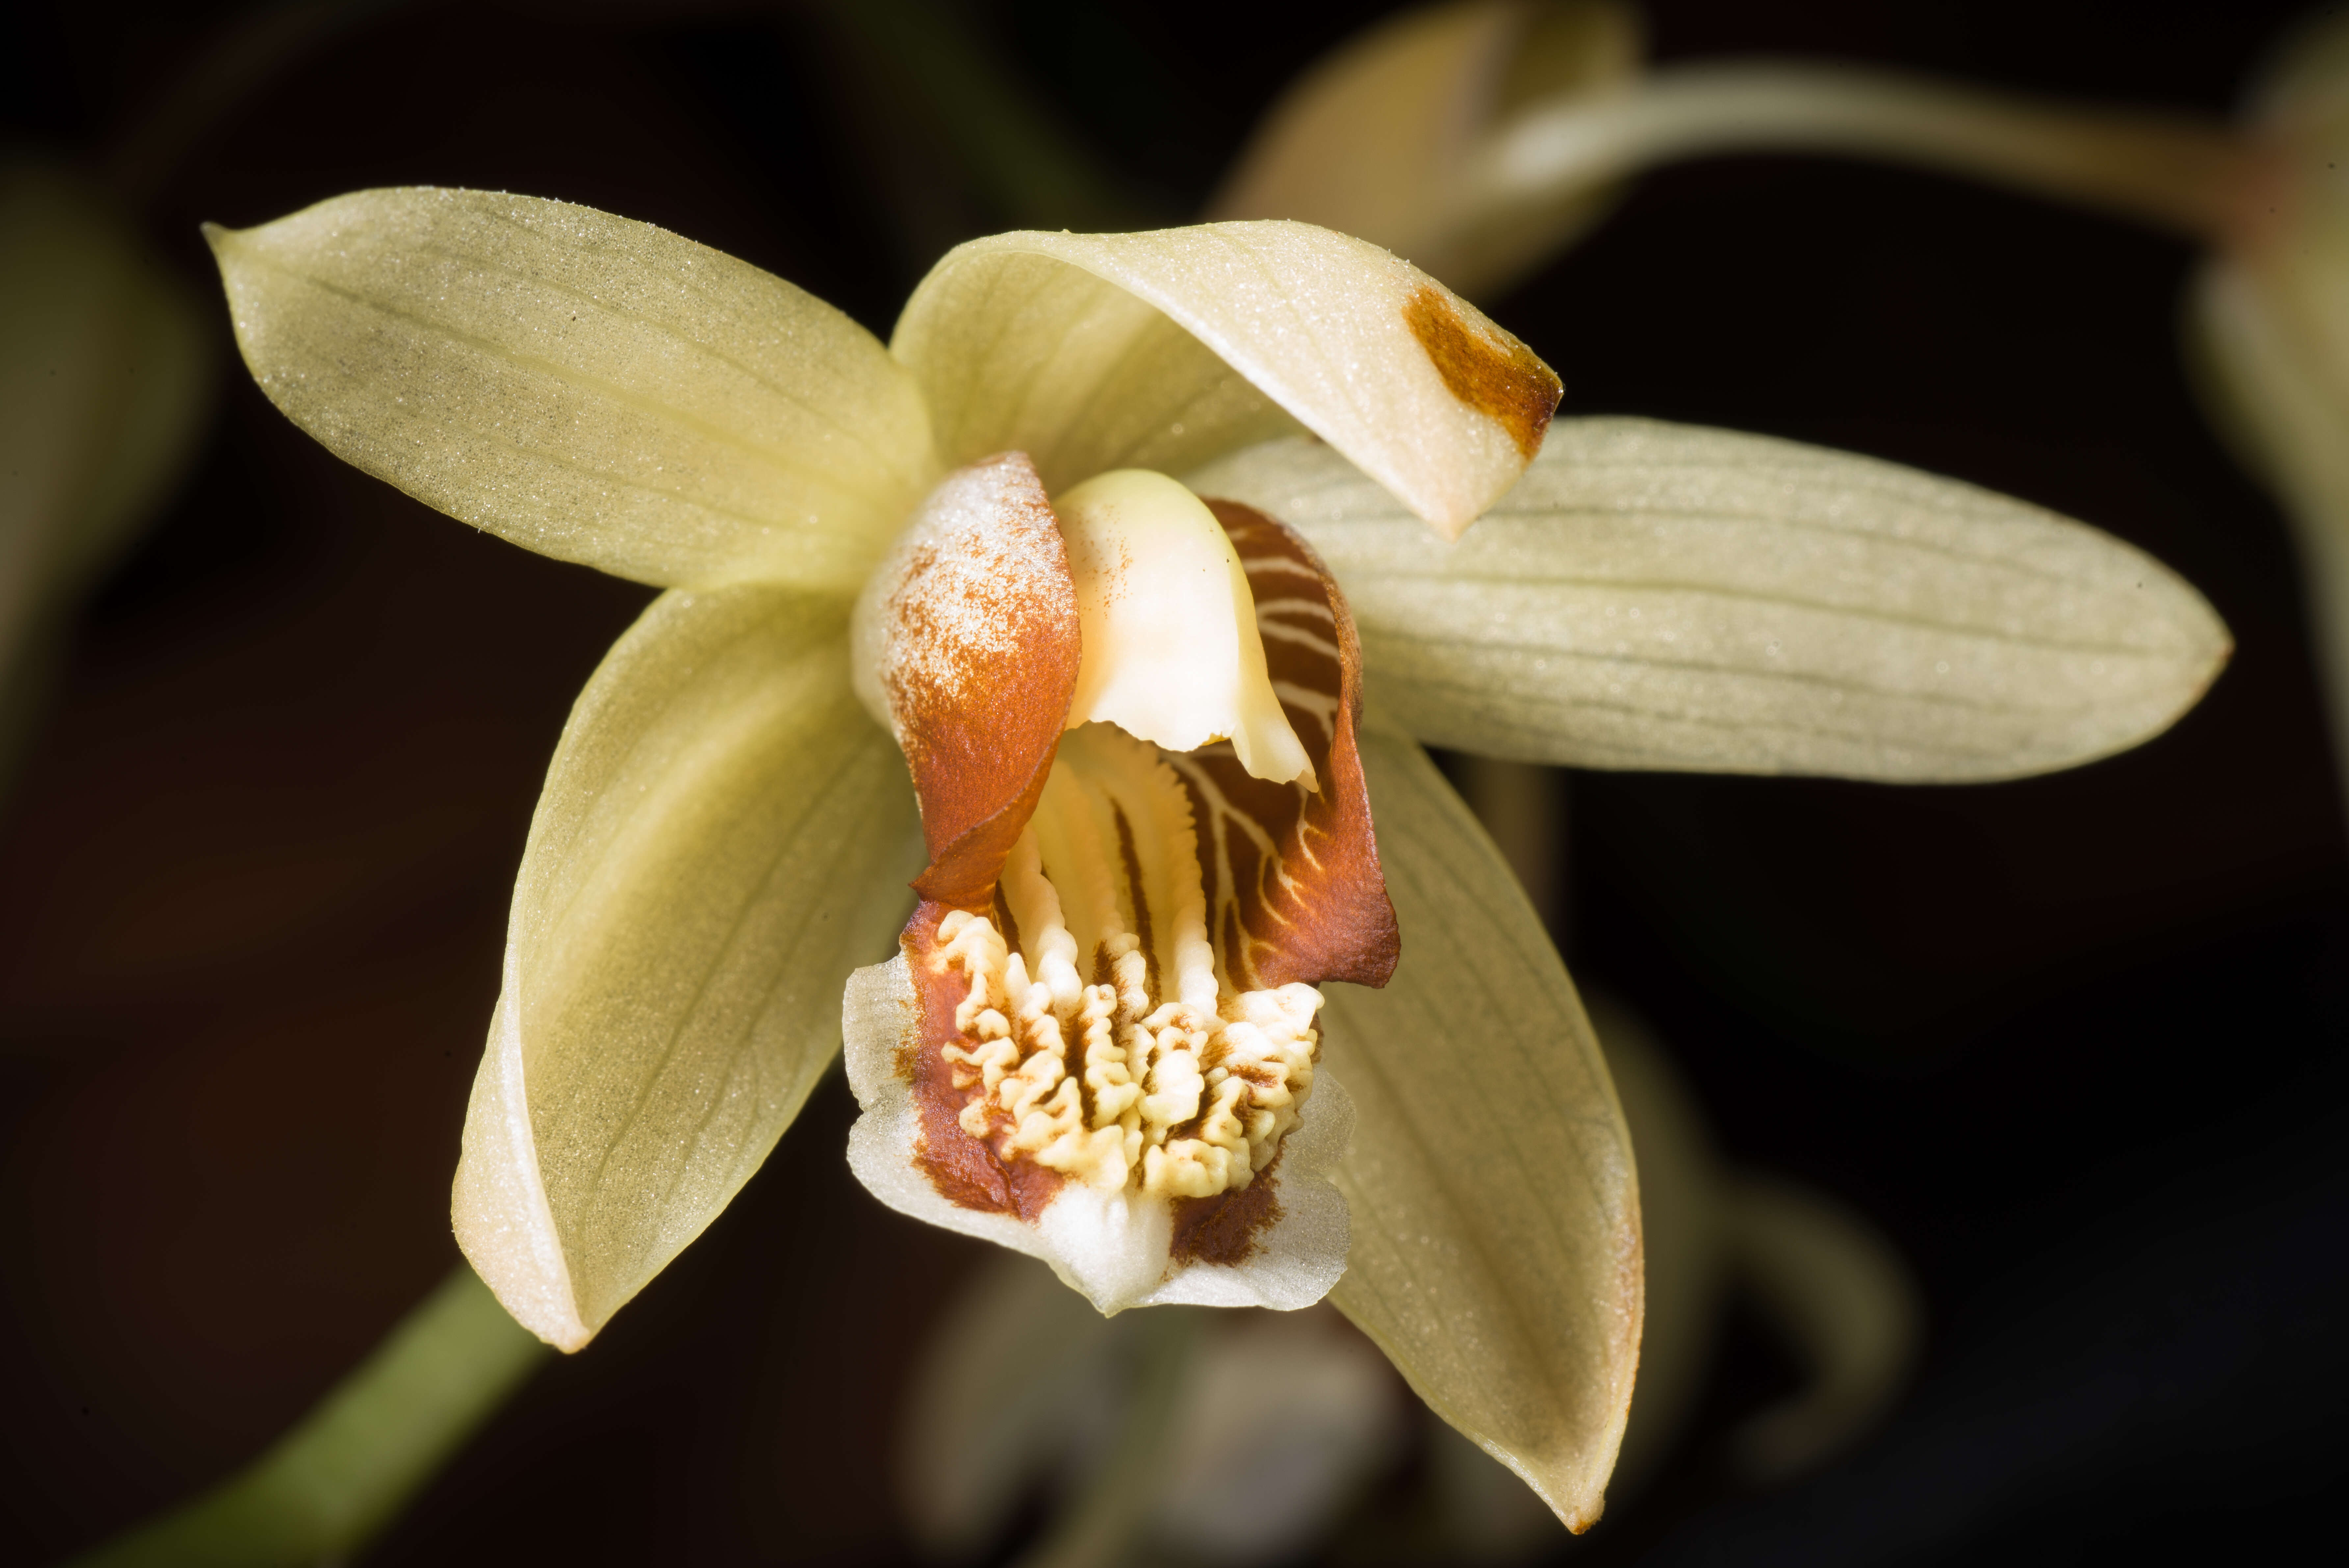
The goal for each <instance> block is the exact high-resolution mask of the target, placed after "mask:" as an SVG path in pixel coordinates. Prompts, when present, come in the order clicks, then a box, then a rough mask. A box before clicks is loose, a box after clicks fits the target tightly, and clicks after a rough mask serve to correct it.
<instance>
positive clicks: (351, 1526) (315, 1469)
mask: <svg viewBox="0 0 2349 1568" xmlns="http://www.w3.org/2000/svg"><path fill="white" fill-rule="evenodd" d="M551 1354H552V1353H551V1352H550V1351H549V1350H548V1349H547V1347H546V1346H545V1345H542V1344H541V1343H539V1341H538V1339H537V1338H536V1337H535V1336H534V1335H533V1334H531V1333H530V1331H529V1330H527V1329H525V1328H523V1326H522V1325H521V1324H517V1323H516V1322H514V1320H513V1319H512V1318H511V1317H509V1316H507V1315H506V1310H505V1308H503V1307H502V1306H500V1305H499V1304H498V1303H497V1299H496V1298H495V1297H494V1296H492V1295H491V1294H490V1292H489V1288H488V1287H487V1286H486V1285H484V1284H482V1283H481V1280H480V1279H479V1278H478V1277H477V1276H476V1275H475V1274H474V1272H473V1271H472V1270H471V1269H470V1268H467V1267H464V1266H463V1265H461V1264H460V1266H459V1267H458V1268H457V1270H456V1272H453V1273H451V1274H450V1276H449V1277H448V1279H447V1280H445V1281H443V1282H441V1284H440V1288H439V1289H438V1290H436V1291H434V1292H433V1293H432V1294H431V1295H429V1297H427V1298H426V1299H425V1301H424V1303H423V1304H422V1305H420V1306H419V1307H417V1308H416V1310H415V1311H413V1312H411V1313H409V1314H408V1316H407V1317H405V1318H403V1319H401V1320H400V1322H399V1324H398V1326H396V1327H395V1328H393V1330H392V1331H391V1333H390V1334H389V1335H388V1336H387V1337H386V1338H385V1340H384V1342H383V1343H382V1345H379V1346H378V1347H377V1349H376V1350H375V1352H374V1354H373V1355H369V1356H368V1357H367V1360H366V1361H364V1362H362V1363H361V1364H360V1365H359V1366H358V1368H357V1370H356V1371H354V1372H353V1373H351V1374H350V1376H347V1377H346V1378H344V1379H343V1381H342V1382H341V1383H339V1384H337V1385H336V1386H335V1387H334V1389H333V1390H332V1391H331V1392H329V1393H328V1394H327V1396H326V1398H324V1399H323V1400H321V1401H319V1403H318V1406H317V1407H316V1409H314V1410H312V1411H311V1412H310V1414H309V1415H308V1416H307V1417H305V1418H304V1420H303V1421H302V1423H301V1425H299V1426H297V1427H295V1428H294V1429H293V1430H292V1431H291V1432H288V1433H287V1434H286V1435H285V1437H283V1438H279V1439H278V1442H277V1445H276V1447H274V1448H273V1449H270V1450H269V1451H268V1452H267V1453H265V1454H264V1455H263V1456H262V1457H261V1458H260V1459H256V1460H255V1461H254V1463H253V1464H252V1465H251V1466H249V1467H248V1468H246V1469H244V1470H243V1471H242V1472H241V1473H239V1474H237V1475H234V1476H232V1477H231V1478H230V1479H229V1480H226V1481H224V1482H223V1483H222V1484H221V1485H220V1486H219V1487H218V1488H216V1489H214V1490H212V1491H211V1492H209V1493H207V1494H206V1495H204V1496H203V1497H201V1498H198V1499H197V1500H196V1501H193V1502H191V1503H189V1504H187V1505H185V1506H184V1507H182V1508H181V1509H180V1510H178V1511H175V1512H172V1513H169V1514H166V1515H164V1516H163V1517H162V1518H160V1519H159V1520H156V1521H153V1522H151V1523H149V1524H145V1525H142V1526H140V1527H139V1528H138V1529H136V1530H134V1531H132V1532H129V1534H127V1535H122V1536H118V1537H117V1538H116V1539H114V1540H113V1541H111V1542H108V1543H107V1544H105V1545H103V1546H100V1547H98V1549H97V1550H95V1551H93V1552H88V1554H86V1555H84V1556H82V1557H79V1558H77V1559H76V1560H75V1561H74V1563H73V1564H72V1565H71V1568H166V1565H168V1568H230V1565H232V1564H233V1565H234V1568H281V1565H282V1568H296V1565H297V1564H298V1565H307V1564H312V1563H338V1562H341V1561H344V1560H345V1559H346V1558H347V1557H348V1556H350V1555H351V1554H352V1553H353V1552H356V1551H357V1550H358V1549H359V1548H360V1547H361V1546H363V1545H365V1544H366V1543H367V1541H368V1540H370V1539H371V1538H372V1537H373V1536H374V1535H375V1534H376V1533H377V1532H378V1531H380V1530H381V1529H382V1528H383V1527H384V1526H386V1525H387V1524H388V1523H390V1522H391V1521H392V1520H393V1519H395V1518H397V1517H398V1514H399V1511H400V1510H401V1509H402V1508H404V1507H405V1506H406V1505H407V1504H408V1502H409V1501H410V1500H411V1499H412V1498H413V1497H414V1496H415V1494H416V1493H417V1492H419V1491H420V1490H423V1488H424V1486H425V1484H426V1483H427V1482H429V1480H431V1479H432V1478H433V1476H434V1475H436V1474H437V1473H439V1471H440V1467H441V1466H442V1465H443V1464H445V1463H447V1462H448V1460H449V1459H450V1458H451V1457H452V1456H453V1455H454V1454H455V1453H456V1451H457V1449H459V1448H460V1447H461V1446H462V1445H463V1444H464V1442H465V1440H466V1439H467V1438H470V1437H471V1436H472V1434H473V1432H474V1430H475V1429H476V1428H479V1427H480V1426H481V1423H482V1422H483V1421H485V1420H487V1419H488V1418H489V1417H490V1416H491V1414H492V1413H493V1412H494V1411H495V1410H496V1409H497V1408H498V1407H499V1406H500V1405H502V1404H503V1403H504V1402H505V1399H506V1397H507V1396H508V1395H509V1394H511V1393H512V1392H513V1391H514V1390H515V1389H516V1388H517V1387H519V1386H521V1385H522V1383H523V1379H525V1378H526V1377H528V1376H530V1374H531V1373H533V1372H534V1371H536V1370H537V1369H538V1368H539V1366H541V1365H543V1363H544V1362H545V1361H546V1359H547V1357H548V1356H549V1355H551Z"/></svg>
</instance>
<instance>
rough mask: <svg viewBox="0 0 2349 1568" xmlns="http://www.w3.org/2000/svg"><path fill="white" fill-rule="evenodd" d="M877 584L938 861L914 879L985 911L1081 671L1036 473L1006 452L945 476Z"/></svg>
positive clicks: (892, 695) (894, 713)
mask: <svg viewBox="0 0 2349 1568" xmlns="http://www.w3.org/2000/svg"><path fill="white" fill-rule="evenodd" d="M875 587H876V588H877V589H878V590H879V594H878V597H877V599H876V600H875V602H874V605H873V606H872V607H871V614H872V617H873V620H874V630H876V631H877V632H878V633H879V634H880V639H879V646H878V648H877V649H876V650H875V651H876V652H877V655H878V658H877V663H878V665H879V676H880V681H881V685H882V689H883V691H885V693H886V694H887V697H888V702H889V711H890V718H891V727H892V728H893V729H894V730H895V733H896V737H897V742H898V744H899V745H900V746H901V747H903V748H904V750H905V762H906V765H907V766H908V767H909V768H910V769H911V770H912V772H913V775H914V792H915V794H916V796H917V797H918V798H919V799H920V801H921V806H922V833H923V836H924V837H925V838H926V840H927V842H928V846H929V851H930V864H929V867H928V868H927V869H926V870H925V871H924V872H923V873H922V875H921V877H919V878H918V879H917V880H916V882H915V884H914V885H915V887H916V888H918V889H919V890H920V891H921V893H922V895H923V896H924V897H925V898H935V899H937V900H938V901H940V902H942V903H947V904H957V905H964V906H967V907H970V908H983V907H984V906H985V904H986V902H987V898H988V889H989V888H991V887H992V885H993V884H994V881H995V878H996V875H997V873H998V872H999V870H1000V869H1001V867H1002V865H1003V857H1004V856H1005V855H1006V854H1007V853H1009V850H1010V847H1011V843H1012V840H1013V839H1015V838H1017V837H1018V836H1019V828H1020V825H1021V824H1022V823H1024V822H1026V821H1027V819H1028V814H1029V812H1030V810H1032V809H1033V808H1034V806H1035V802H1036V794H1037V792H1038V791H1039V790H1040V789H1042V787H1043V783H1044V775H1045V772H1046V770H1047V769H1048V768H1049V767H1050V764H1051V757H1052V750H1053V747H1054V746H1055V745H1056V744H1057V743H1058V742H1059V740H1060V735H1061V726H1062V724H1063V723H1065V722H1066V721H1067V716H1068V711H1069V698H1070V694H1071V692H1072V691H1074V689H1075V685H1076V678H1077V670H1078V665H1079V661H1080V653H1081V649H1080V643H1079V635H1078V627H1077V610H1076V597H1075V590H1074V588H1073V587H1071V583H1070V578H1069V562H1068V556H1067V553H1066V551H1065V550H1064V549H1063V547H1062V545H1061V533H1060V527H1059V524H1057V523H1056V522H1055V520H1054V518H1053V514H1052V508H1051V506H1050V503H1049V502H1048V501H1047V500H1046V499H1045V495H1044V486H1043V483H1042V482H1041V481H1040V480H1039V479H1038V478H1037V476H1036V467H1035V464H1034V463H1032V462H1030V461H1029V459H1028V457H1027V455H1026V454H1025V453H1022V452H1007V453H1005V454H1003V455H1001V456H999V457H992V458H988V459H987V460H986V461H984V462H975V463H971V464H969V465H968V466H967V467H964V468H961V469H957V471H955V472H953V473H951V474H949V475H947V478H946V479H945V480H944V481H943V482H941V483H939V485H938V486H937V488H936V489H935V490H934V491H932V492H931V493H930V494H929V496H928V497H927V498H926V499H925V500H924V502H923V504H922V506H921V508H920V509H919V510H918V511H917V513H916V516H915V518H914V521H913V523H912V524H910V525H909V526H908V527H907V529H906V532H905V536H904V537H903V538H902V539H901V540H900V541H899V544H898V546H897V551H896V554H895V556H894V557H893V558H892V559H891V560H890V561H889V562H888V563H886V564H885V565H884V566H883V567H882V568H881V570H880V571H879V572H878V573H876V574H875ZM864 613H865V611H864V609H863V608H862V607H860V614H864Z"/></svg>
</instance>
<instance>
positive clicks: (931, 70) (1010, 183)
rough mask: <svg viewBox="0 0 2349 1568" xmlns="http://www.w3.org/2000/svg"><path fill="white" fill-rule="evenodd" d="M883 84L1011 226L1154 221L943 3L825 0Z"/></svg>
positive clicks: (1099, 226)
mask: <svg viewBox="0 0 2349 1568" xmlns="http://www.w3.org/2000/svg"><path fill="white" fill-rule="evenodd" d="M823 10H824V12H825V14H826V15H828V16H830V17H831V18H832V19H833V23H834V24H835V26H837V27H838V29H839V31H840V35H841V36H842V37H843V39H845V40H846V41H847V42H848V43H850V44H851V45H852V46H854V48H855V49H856V51H857V52H858V54H859V55H861V56H862V57H863V58H864V63H865V65H866V67H867V68H868V71H869V74H871V75H872V76H873V77H874V78H875V79H876V81H878V82H880V83H883V84H885V88H886V89H887V90H889V91H891V92H892V93H893V94H895V95H897V96H900V97H902V98H904V99H906V100H908V101H907V102H905V104H903V105H898V106H883V112H884V113H887V112H889V110H890V109H897V110H898V111H899V112H901V113H902V112H903V110H904V109H914V110H916V111H917V112H919V113H920V114H921V117H922V118H924V119H927V120H929V121H930V122H931V123H930V125H929V127H928V129H929V130H930V133H931V134H932V136H934V137H935V138H936V144H937V147H938V150H939V151H940V152H941V153H943V154H944V155H945V156H947V158H950V159H951V160H952V161H954V162H956V163H957V164H958V165H959V166H960V167H961V169H962V171H963V174H964V176H965V178H966V179H967V180H968V182H970V184H971V186H972V187H973V188H975V189H976V190H977V192H978V194H979V195H980V196H981V198H982V199H983V200H984V201H986V202H988V205H990V206H991V207H993V208H994V209H995V211H996V212H997V213H998V214H999V216H1000V218H1001V220H1002V221H1003V222H1006V223H1010V224H1013V225H1015V226H1018V227H1020V228H1038V229H1061V228H1070V229H1081V230H1094V231H1114V230H1119V229H1129V228H1144V227H1148V226H1150V220H1151V214H1150V213H1148V211H1147V208H1146V203H1144V202H1141V201H1138V200H1137V199H1135V197H1134V196H1133V194H1131V193H1130V192H1129V191H1128V189H1127V187H1126V186H1125V184H1124V182H1122V181H1121V180H1120V179H1119V178H1118V177H1117V176H1116V175H1115V174H1114V173H1113V172H1112V171H1110V170H1109V169H1107V168H1105V167H1104V166H1103V165H1102V162H1101V161H1100V160H1099V159H1098V158H1096V157H1094V156H1093V155H1092V152H1091V151H1089V150H1088V149H1087V148H1085V147H1084V145H1083V144H1082V143H1081V142H1080V141H1078V140H1076V139H1075V138H1074V137H1073V136H1071V135H1070V134H1069V133H1068V132H1067V131H1066V130H1063V129H1062V128H1061V126H1060V125H1059V124H1057V123H1056V122H1055V121H1054V120H1053V119H1052V118H1051V116H1050V114H1048V113H1047V112H1046V111H1045V110H1043V109H1040V108H1039V107H1038V105H1037V103H1036V101H1035V98H1034V95H1032V94H1031V93H1030V92H1029V91H1028V90H1027V88H1025V87H1024V86H1023V85H1022V84H1021V83H1020V82H1019V79H1018V77H1017V74H1016V72H1015V71H1014V69H1013V68H1012V67H1011V66H1010V65H1009V64H1008V63H1007V62H1006V61H1004V60H1003V59H1002V58H1001V57H999V56H998V55H997V54H996V53H995V52H994V51H993V50H992V49H990V48H988V47H987V46H986V44H985V43H984V42H983V41H982V40H981V39H980V38H979V36H978V35H977V34H975V33H974V32H973V31H972V30H971V29H970V28H969V27H968V26H967V25H966V24H965V23H964V22H963V20H962V19H961V18H960V17H959V16H957V14H956V13H955V11H954V10H953V8H952V7H950V6H948V5H943V4H941V3H940V0H825V4H824V5H823Z"/></svg>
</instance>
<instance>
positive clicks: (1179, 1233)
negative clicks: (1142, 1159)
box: [1166, 1154, 1280, 1265]
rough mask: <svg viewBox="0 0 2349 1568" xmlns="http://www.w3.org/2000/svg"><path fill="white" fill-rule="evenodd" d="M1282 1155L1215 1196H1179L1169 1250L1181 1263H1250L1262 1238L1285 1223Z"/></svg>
mask: <svg viewBox="0 0 2349 1568" xmlns="http://www.w3.org/2000/svg"><path fill="white" fill-rule="evenodd" d="M1279 1169H1280V1156H1279V1155H1278V1154H1275V1155H1274V1156H1273V1157H1272V1163H1271V1164H1270V1165H1268V1166H1266V1167H1265V1168H1263V1169H1262V1170H1259V1171H1257V1173H1256V1179H1255V1180H1254V1181H1251V1182H1249V1183H1248V1184H1247V1186H1246V1187H1243V1188H1241V1189H1239V1190H1238V1191H1237V1192H1218V1193H1217V1194H1216V1195H1215V1196H1214V1197H1213V1198H1177V1199H1174V1241H1173V1242H1172V1244H1171V1245H1169V1246H1168V1247H1167V1249H1166V1252H1167V1255H1168V1256H1169V1257H1170V1258H1172V1259H1173V1260H1174V1262H1178V1263H1222V1264H1226V1265H1230V1264H1233V1263H1245V1262H1247V1261H1248V1259H1250V1258H1252V1257H1254V1256H1255V1255H1256V1252H1257V1247H1258V1246H1259V1243H1258V1241H1257V1237H1259V1236H1261V1235H1262V1234H1263V1233H1264V1232H1265V1231H1268V1230H1270V1229H1272V1227H1273V1226H1275V1225H1278V1224H1279V1223H1280V1198H1279V1196H1278V1193H1277V1192H1276V1191H1275V1190H1274V1189H1275V1188H1276V1186H1277V1185H1278V1183H1277V1182H1276V1180H1275V1174H1276V1173H1277V1172H1278V1170H1279Z"/></svg>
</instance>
